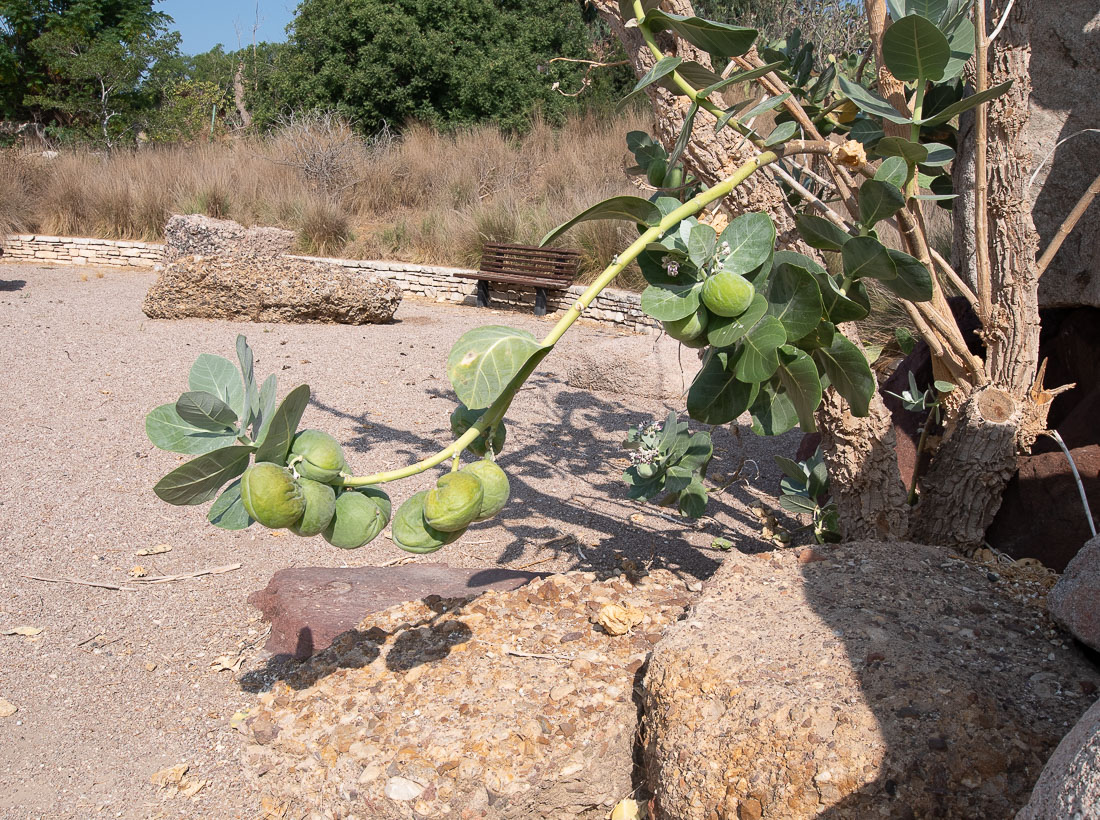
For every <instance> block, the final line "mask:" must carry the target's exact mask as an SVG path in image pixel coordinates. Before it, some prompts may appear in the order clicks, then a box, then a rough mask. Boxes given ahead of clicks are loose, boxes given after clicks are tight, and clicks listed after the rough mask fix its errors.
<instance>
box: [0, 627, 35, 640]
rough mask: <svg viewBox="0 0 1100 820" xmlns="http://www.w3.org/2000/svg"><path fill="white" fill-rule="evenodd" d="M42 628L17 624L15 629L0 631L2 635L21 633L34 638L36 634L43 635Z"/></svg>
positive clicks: (25, 636)
mask: <svg viewBox="0 0 1100 820" xmlns="http://www.w3.org/2000/svg"><path fill="white" fill-rule="evenodd" d="M41 634H42V629H41V627H37V626H17V627H15V628H14V629H6V630H4V631H3V632H0V635H21V636H22V637H24V638H33V637H34V636H35V635H41Z"/></svg>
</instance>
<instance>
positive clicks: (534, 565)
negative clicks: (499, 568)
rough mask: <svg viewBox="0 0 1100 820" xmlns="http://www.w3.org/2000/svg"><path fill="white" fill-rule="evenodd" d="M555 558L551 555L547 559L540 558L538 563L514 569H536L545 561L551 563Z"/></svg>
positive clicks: (533, 562) (534, 562)
mask: <svg viewBox="0 0 1100 820" xmlns="http://www.w3.org/2000/svg"><path fill="white" fill-rule="evenodd" d="M555 557H556V556H554V555H551V556H550V557H549V558H542V559H540V560H538V561H532V562H531V563H530V564H524V565H523V566H519V567H516V569H527V568H528V567H537V566H538V565H539V564H545V563H546V562H547V561H553V560H554V558H555Z"/></svg>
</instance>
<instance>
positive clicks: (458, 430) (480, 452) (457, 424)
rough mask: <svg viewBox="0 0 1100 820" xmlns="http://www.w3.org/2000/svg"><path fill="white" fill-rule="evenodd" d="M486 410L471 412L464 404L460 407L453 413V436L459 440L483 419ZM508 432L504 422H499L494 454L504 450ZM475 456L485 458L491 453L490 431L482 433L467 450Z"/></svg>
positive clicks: (494, 441) (494, 436)
mask: <svg viewBox="0 0 1100 820" xmlns="http://www.w3.org/2000/svg"><path fill="white" fill-rule="evenodd" d="M484 412H485V411H484V410H471V409H470V408H469V407H467V406H466V405H464V404H460V405H458V407H456V408H455V409H454V412H452V413H451V435H453V436H454V437H455V438H458V437H459V436H461V435H462V434H463V433H465V432H466V431H467V430H469V429H470V427H471V426H472V425H473V423H474V422H475V421H477V420H478V419H479V418H481V414H482V413H484ZM507 435H508V432H507V430H505V429H504V422H503V421H498V422H497V427H496V431H495V432H494V433H493V452H494V453H499V452H500V451H501V450H503V449H504V439H505V438H506V437H507ZM466 449H467V450H469V451H470V452H471V453H473V454H474V455H475V456H484V455H485V453H487V452H488V451H489V434H488V431H486V432H484V433H482V434H481V435H480V436H478V437H477V438H476V439H474V441H473V443H472V444H471V445H470V446H469V447H467V448H466Z"/></svg>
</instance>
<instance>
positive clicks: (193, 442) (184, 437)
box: [145, 403, 237, 456]
mask: <svg viewBox="0 0 1100 820" xmlns="http://www.w3.org/2000/svg"><path fill="white" fill-rule="evenodd" d="M145 434H146V435H147V436H148V437H149V441H151V442H153V444H154V445H155V446H157V447H159V448H160V449H161V450H168V451H169V452H172V453H185V454H187V455H192V456H197V455H201V454H202V453H209V452H210V451H211V450H217V449H220V448H222V447H228V446H229V445H230V444H232V443H233V442H234V441H235V440H236V438H237V437H236V436H235V435H233V434H232V433H229V432H224V433H214V432H211V431H210V430H203V429H201V428H198V427H195V426H194V425H192V424H188V423H187V422H186V421H184V420H183V419H182V418H180V414H179V413H177V412H176V405H175V403H172V404H162V405H161V406H160V407H157V408H155V409H154V410H152V411H151V412H150V413H149V415H147V416H146V417H145Z"/></svg>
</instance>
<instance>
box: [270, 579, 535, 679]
mask: <svg viewBox="0 0 1100 820" xmlns="http://www.w3.org/2000/svg"><path fill="white" fill-rule="evenodd" d="M541 577H543V575H541V574H540V573H537V572H522V571H518V570H510V569H459V568H457V567H449V566H447V565H446V564H413V565H410V566H405V567H346V568H338V569H326V568H322V567H301V568H298V569H282V570H279V571H278V572H276V573H275V574H274V575H273V576H272V577H271V581H270V582H269V583H268V585H267V586H266V587H265V588H264V589H262V590H260V591H259V592H254V593H252V595H250V596H249V597H248V602H249V603H250V604H252V605H253V606H254V607H256V608H257V609H259V610H260V611H261V612H263V614H264V620H265V621H268V622H270V623H271V636H270V637H269V638H268V639H267V644H266V646H265V648H266V649H267V651H268V652H271V653H272V654H275V655H293V656H294V657H295V658H296V659H298V660H305V659H306V658H308V657H310V656H311V655H313V654H316V653H317V652H320V651H321V650H323V649H327V648H328V647H329V645H331V644H332V640H333V638H335V637H336V636H337V635H339V634H341V633H343V632H347V631H348V630H349V629H354V628H355V626H356V625H357V624H358V623H359V622H360V621H361V620H363V618H365V617H366V616H367V615H370V614H371V613H374V612H381V611H382V610H383V609H388V608H389V607H391V606H394V605H396V604H401V603H405V602H406V601H419V600H420V599H422V598H427V597H428V596H432V595H434V596H437V597H439V598H473V597H475V596H477V595H480V594H481V593H482V592H485V591H486V590H488V589H497V590H509V589H516V588H518V587H521V586H523V585H524V584H527V583H529V582H530V581H532V580H534V579H535V578H541Z"/></svg>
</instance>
